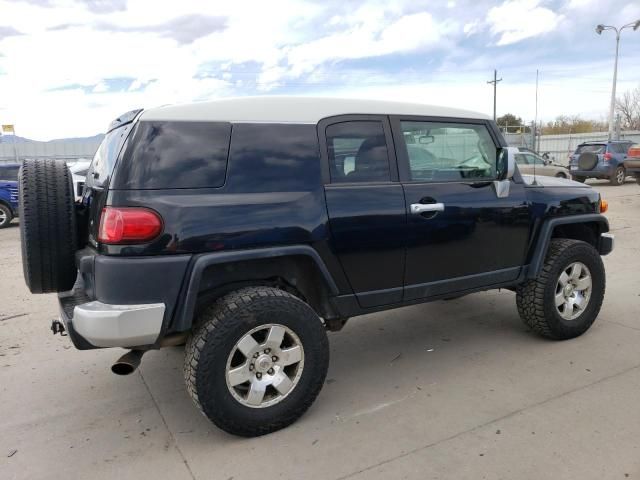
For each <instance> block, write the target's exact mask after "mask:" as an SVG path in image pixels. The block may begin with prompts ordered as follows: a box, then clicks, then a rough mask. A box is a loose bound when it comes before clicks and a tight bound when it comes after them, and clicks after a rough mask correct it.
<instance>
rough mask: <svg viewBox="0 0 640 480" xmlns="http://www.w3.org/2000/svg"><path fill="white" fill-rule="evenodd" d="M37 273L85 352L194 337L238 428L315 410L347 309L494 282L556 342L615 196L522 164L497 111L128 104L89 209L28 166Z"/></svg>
mask: <svg viewBox="0 0 640 480" xmlns="http://www.w3.org/2000/svg"><path fill="white" fill-rule="evenodd" d="M20 182H21V190H20V192H21V193H20V195H21V206H20V208H21V215H22V221H21V233H22V246H23V262H24V272H25V279H26V282H27V285H28V286H29V288H30V289H31V291H32V292H33V293H45V292H58V297H59V301H60V317H61V320H62V323H60V322H57V321H56V322H54V324H53V325H52V327H53V328H54V331H61V330H66V331H67V332H68V334H69V337H70V338H71V341H72V342H73V343H74V345H75V346H76V347H77V348H79V349H93V348H104V347H124V348H127V349H130V352H129V353H127V354H126V355H125V356H124V357H122V358H121V359H120V360H119V361H118V362H116V364H114V366H113V371H114V372H115V373H121V374H124V373H130V372H132V371H133V370H134V369H135V367H136V366H137V364H138V363H139V362H140V357H141V356H142V354H143V353H144V352H145V351H147V350H149V349H156V348H160V347H163V346H169V345H179V344H182V343H184V342H186V355H185V363H184V375H185V380H186V385H187V389H188V391H189V393H190V394H191V397H192V398H193V400H194V402H195V403H196V405H197V406H198V407H199V408H200V410H201V411H202V412H203V413H204V414H205V415H206V416H207V417H208V418H209V419H211V420H212V421H213V422H214V423H215V424H216V425H218V426H219V427H221V428H222V429H224V430H226V431H228V432H231V433H234V434H238V435H244V436H255V435H261V434H265V433H269V432H272V431H274V430H277V429H280V428H283V427H285V426H287V425H289V424H290V423H292V422H293V421H295V420H296V419H297V418H298V417H300V416H301V415H302V414H303V413H304V412H305V411H306V410H307V408H309V406H310V405H311V404H312V402H313V401H314V399H315V398H316V396H317V395H318V393H319V391H320V389H321V387H322V385H323V383H324V379H325V375H326V372H327V367H328V363H329V346H328V341H327V335H326V331H327V330H330V331H335V330H340V329H341V328H342V327H343V326H344V324H345V322H346V321H347V319H348V318H350V317H354V316H357V315H363V314H367V313H371V312H376V311H381V310H387V309H392V308H397V307H401V306H404V305H411V304H416V303H422V302H428V301H433V300H438V299H448V298H453V297H459V296H462V295H465V294H468V293H472V292H477V291H481V290H488V289H495V288H505V289H510V290H513V291H515V292H516V304H517V308H518V312H519V314H520V316H521V317H522V319H523V320H524V321H525V323H526V324H527V325H529V327H530V328H531V329H533V330H534V331H536V332H538V333H540V334H542V335H544V336H546V337H549V338H553V339H558V340H562V339H568V338H573V337H576V336H578V335H581V334H582V333H584V332H585V331H586V330H587V329H588V328H589V327H590V326H591V324H592V323H593V321H594V320H595V318H596V316H597V315H598V312H599V310H600V306H601V304H602V300H603V296H604V289H605V271H604V267H603V264H602V261H601V258H600V256H601V255H606V254H607V253H609V252H610V251H611V250H612V248H613V236H612V235H609V234H608V233H606V232H608V230H609V226H608V222H607V219H606V218H605V217H604V216H603V215H601V209H604V206H603V205H604V204H603V203H602V202H601V199H600V196H599V194H598V193H597V192H596V191H594V190H593V189H592V188H590V187H588V186H585V185H582V184H579V183H576V182H572V181H569V180H564V179H558V178H550V177H540V178H538V179H536V181H535V182H534V181H533V178H532V177H528V176H522V175H520V173H519V172H518V170H517V168H516V166H515V162H514V158H513V155H511V154H509V151H508V149H507V148H506V143H505V141H504V139H503V138H502V136H501V134H500V132H499V130H498V128H497V127H496V125H495V123H494V122H492V121H490V120H489V119H488V118H487V117H485V116H483V115H481V114H476V113H471V112H466V111H461V110H453V109H447V108H439V107H429V106H423V105H412V104H402V103H391V102H380V101H364V100H338V99H327V98H322V99H313V98H288V97H271V98H244V99H231V100H221V101H215V102H209V103H201V104H194V105H186V106H168V107H161V108H155V109H151V110H146V111H134V112H130V113H128V114H125V115H123V116H121V117H120V118H118V119H117V120H116V121H115V122H113V124H112V125H111V127H110V128H109V130H108V133H107V135H106V137H105V139H104V141H103V143H102V145H101V146H100V148H99V150H98V151H97V153H96V155H95V158H94V159H93V163H92V165H91V167H90V170H89V172H88V174H87V181H86V185H85V190H84V192H83V196H82V202H81V203H79V204H75V205H74V192H73V189H72V187H71V185H70V177H69V171H68V169H67V167H66V166H65V165H64V164H63V163H57V162H55V161H42V162H38V161H26V162H25V163H24V165H23V167H22V170H21V179H20Z"/></svg>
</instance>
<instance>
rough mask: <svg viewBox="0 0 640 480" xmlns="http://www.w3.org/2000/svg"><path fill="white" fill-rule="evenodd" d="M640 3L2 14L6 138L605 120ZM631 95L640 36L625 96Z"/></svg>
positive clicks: (195, 0)
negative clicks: (307, 99)
mask: <svg viewBox="0 0 640 480" xmlns="http://www.w3.org/2000/svg"><path fill="white" fill-rule="evenodd" d="M637 19H640V1H639V0H607V1H602V0H494V1H485V0H440V1H437V0H431V1H421V0H411V1H403V0H400V1H393V0H386V1H377V0H375V1H374V0H371V1H351V0H323V1H315V2H314V1H302V0H295V1H294V0H269V1H264V0H262V1H245V0H225V1H221V0H209V1H206V2H205V1H202V0H179V1H164V0H162V1H160V0H155V1H153V0H83V1H81V0H0V123H3V124H6V123H13V124H15V126H16V133H17V134H18V135H20V136H24V137H29V138H32V139H37V140H49V139H53V138H63V137H71V136H74V137H75V136H89V135H94V134H96V133H101V132H104V130H105V129H106V127H107V125H108V124H109V122H110V121H111V120H112V119H114V118H115V117H117V116H118V115H119V114H121V113H123V112H126V111H128V110H132V109H134V108H149V107H154V106H159V105H166V104H174V103H185V102H194V101H204V100H209V99H215V98H220V97H230V96H246V95H307V96H308V95H313V96H338V97H362V98H375V99H389V100H402V101H408V102H414V103H427V104H434V105H444V106H449V107H458V108H465V109H468V110H475V111H479V112H483V113H486V114H492V111H493V90H492V86H491V85H488V84H487V81H488V80H491V79H492V77H493V70H494V69H497V70H498V77H499V78H502V79H503V80H502V82H500V83H499V84H498V108H497V109H498V115H501V114H504V113H507V112H509V113H513V114H516V115H518V116H520V117H522V118H523V119H524V120H525V121H527V122H529V121H532V120H534V118H535V116H536V102H535V83H536V82H535V80H536V69H538V70H539V71H540V76H539V79H540V82H539V96H538V119H539V120H550V119H553V118H555V117H556V116H558V115H580V116H582V117H584V118H592V119H596V120H601V119H606V117H607V114H608V106H609V101H610V95H611V84H612V75H613V57H614V51H615V33H614V32H611V31H605V32H603V34H602V35H597V34H596V32H595V26H596V25H597V24H599V23H604V24H607V25H615V26H620V25H624V24H625V23H629V22H633V21H635V20H637ZM638 86H640V30H638V31H633V30H631V29H628V30H625V31H624V32H623V34H622V38H621V50H620V60H619V73H618V92H623V91H625V90H629V89H632V88H635V87H638Z"/></svg>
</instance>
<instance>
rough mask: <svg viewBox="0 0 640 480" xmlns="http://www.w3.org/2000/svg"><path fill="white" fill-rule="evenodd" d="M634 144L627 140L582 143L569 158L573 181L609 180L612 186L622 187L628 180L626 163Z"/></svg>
mask: <svg viewBox="0 0 640 480" xmlns="http://www.w3.org/2000/svg"><path fill="white" fill-rule="evenodd" d="M632 144H633V142H630V141H627V140H610V141H608V142H607V141H605V142H585V143H581V144H580V145H578V148H576V151H575V152H574V153H573V155H571V156H570V157H569V170H570V171H571V175H572V176H573V179H574V180H576V181H578V182H584V181H585V180H586V179H587V178H607V179H609V181H610V182H611V184H612V185H617V186H620V185H622V184H623V183H624V181H625V179H626V178H627V171H626V168H625V165H624V161H625V160H626V159H627V152H628V151H629V147H630V146H631V145H632Z"/></svg>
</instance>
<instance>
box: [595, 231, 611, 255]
mask: <svg viewBox="0 0 640 480" xmlns="http://www.w3.org/2000/svg"><path fill="white" fill-rule="evenodd" d="M614 245H615V236H614V235H613V234H612V233H602V234H600V245H599V248H598V250H599V252H600V255H602V256H604V255H609V254H610V253H611V252H612V251H613V247H614Z"/></svg>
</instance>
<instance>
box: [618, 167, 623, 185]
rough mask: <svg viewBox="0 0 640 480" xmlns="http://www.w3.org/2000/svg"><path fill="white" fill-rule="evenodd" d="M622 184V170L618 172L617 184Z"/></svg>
mask: <svg viewBox="0 0 640 480" xmlns="http://www.w3.org/2000/svg"><path fill="white" fill-rule="evenodd" d="M622 182H624V170H618V183H622Z"/></svg>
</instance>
